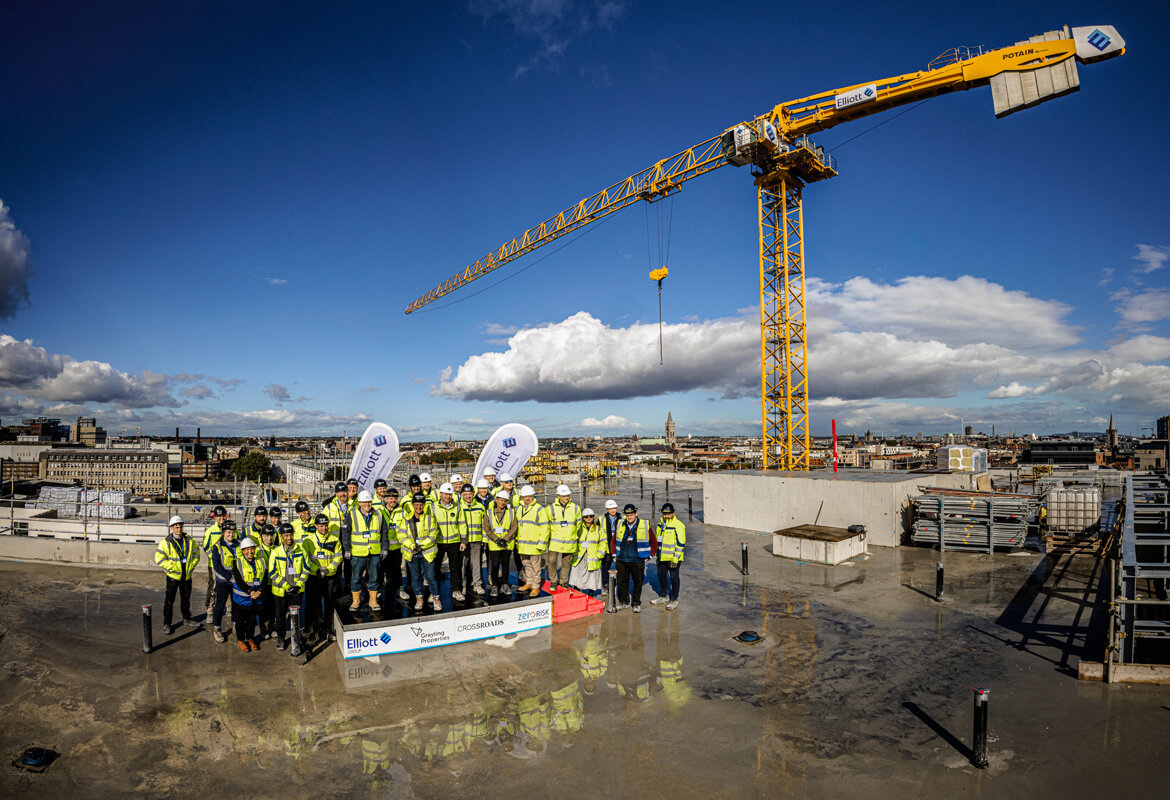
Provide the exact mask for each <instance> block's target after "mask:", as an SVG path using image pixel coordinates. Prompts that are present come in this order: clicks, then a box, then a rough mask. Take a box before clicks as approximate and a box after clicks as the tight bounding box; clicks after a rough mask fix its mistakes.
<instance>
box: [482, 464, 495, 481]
mask: <svg viewBox="0 0 1170 800" xmlns="http://www.w3.org/2000/svg"><path fill="white" fill-rule="evenodd" d="M483 474H484V475H491V476H492V477H493V478H494V477H496V471H495V470H494V469H492V468H491V467H488V468H487V469H485V470H484V471H483Z"/></svg>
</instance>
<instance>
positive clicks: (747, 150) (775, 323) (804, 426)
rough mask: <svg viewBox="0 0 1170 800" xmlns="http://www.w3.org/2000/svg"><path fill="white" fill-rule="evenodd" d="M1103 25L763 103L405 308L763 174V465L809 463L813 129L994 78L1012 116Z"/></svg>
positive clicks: (1089, 55) (1042, 95) (1113, 49)
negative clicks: (715, 181)
mask: <svg viewBox="0 0 1170 800" xmlns="http://www.w3.org/2000/svg"><path fill="white" fill-rule="evenodd" d="M1124 52H1125V41H1124V40H1123V39H1122V38H1121V36H1120V35H1119V34H1118V33H1117V31H1116V30H1115V29H1114V28H1113V27H1112V26H1108V25H1099V26H1089V27H1079V28H1071V29H1070V28H1069V27H1068V26H1065V27H1064V28H1062V29H1060V30H1055V31H1049V32H1048V33H1045V34H1041V35H1039V36H1033V37H1031V38H1030V39H1028V40H1027V41H1023V42H1017V43H1016V44H1015V45H1012V46H1009V47H1003V48H998V49H995V50H990V51H986V52H985V51H984V50H983V49H982V48H969V47H962V48H953V49H951V50H948V51H946V52H945V53H943V54H942V55H940V56H939V57H938V58H936V59H934V60H933V61H931V62H930V64H929V65H928V66H927V68H926V69H924V70H920V71H917V72H912V73H907V74H905V75H897V76H893V77H889V78H884V79H881V80H876V81H872V82H869V83H859V84H854V85H851V86H845V87H841V88H838V89H833V90H830V91H826V92H821V93H820V94H815V95H810V96H808V97H803V98H800V99H798V100H791V101H788V102H785V103H781V104H779V105H777V106H775V107H773V108H772V109H770V110H768V111H767V112H765V113H764V114H761V115H759V116H757V117H755V118H753V119H751V120H746V121H744V122H741V123H739V124H738V125H733V126H732V127H730V128H727V129H726V130H724V131H723V132H722V133H721V134H719V135H718V136H714V137H712V138H710V139H707V140H705V141H703V142H700V143H699V144H697V145H695V146H693V147H690V148H688V149H686V150H683V151H682V152H680V153H677V154H675V155H673V156H671V157H670V158H664V159H662V160H661V161H659V162H657V163H656V164H654V165H653V166H651V167H648V168H646V169H644V170H642V171H641V172H637V173H635V174H633V175H631V176H629V177H627V178H625V179H624V180H622V181H619V182H617V183H615V184H612V185H611V186H608V187H606V188H605V189H602V190H601V191H600V192H597V193H596V194H593V195H590V196H589V197H586V198H583V199H582V200H580V201H579V202H577V203H576V204H574V205H573V206H570V207H569V208H567V209H565V210H564V211H562V212H560V213H559V214H557V215H556V216H553V217H550V218H549V219H547V220H545V221H543V222H542V223H540V224H539V225H537V226H536V227H534V228H530V229H528V230H527V231H525V232H524V233H523V234H521V235H520V236H517V237H516V238H514V239H511V240H510V241H508V242H505V243H504V244H502V245H500V246H499V247H498V248H496V249H495V250H493V251H491V252H490V253H488V254H487V255H485V256H484V257H483V258H480V259H479V260H478V261H476V262H475V263H473V264H471V265H469V266H468V267H466V268H465V269H463V270H462V271H460V272H458V273H456V274H455V275H453V276H451V277H450V278H448V279H447V280H446V281H444V282H443V283H442V284H440V285H439V286H436V287H435V288H434V289H432V290H431V291H429V292H427V293H426V294H425V295H423V296H422V297H419V298H418V299H416V300H415V301H414V302H412V303H411V304H410V305H408V306H407V307H406V313H407V314H410V313H411V312H413V311H417V310H418V309H420V308H422V307H423V306H425V305H427V304H428V303H431V302H433V301H435V300H438V299H439V298H441V297H444V296H446V295H448V294H450V293H451V292H453V291H455V290H456V289H458V288H460V287H461V286H464V285H465V284H468V283H470V282H472V281H474V280H476V279H478V278H480V277H483V276H484V275H486V274H488V273H489V272H492V271H494V270H496V269H499V268H500V267H502V266H504V265H505V264H508V263H510V262H512V261H515V260H516V259H518V258H520V257H522V256H524V255H526V254H528V253H531V252H532V251H534V250H536V249H538V248H540V247H543V246H544V245H546V244H548V243H549V242H552V241H555V240H556V239H559V238H560V237H562V236H565V235H566V234H569V233H572V232H573V231H575V230H578V229H580V228H582V227H584V226H585V225H588V224H589V223H591V222H596V221H597V220H600V219H602V218H604V217H606V216H608V215H609V214H612V213H614V212H615V211H619V210H621V209H623V208H625V207H626V206H629V205H632V204H633V203H635V202H637V201H640V200H641V201H646V202H655V201H657V200H660V199H662V198H664V197H667V196H669V195H671V194H673V193H675V192H677V191H678V190H679V189H680V188H681V186H682V184H683V183H685V182H686V181H689V180H691V179H692V178H697V177H699V176H700V175H705V174H707V173H708V172H711V171H713V170H715V169H718V168H719V167H722V166H726V165H728V164H730V165H733V166H749V167H750V169H751V172H752V174H753V176H754V177H755V185H756V199H757V202H756V208H757V228H758V237H759V277H760V284H759V285H760V365H761V366H760V393H761V427H762V431H763V464H764V468H765V469H785V470H800V469H808V466H809V451H810V446H809V445H810V432H809V421H808V400H809V390H808V385H809V384H808V369H807V363H808V338H807V314H806V309H805V262H804V206H803V190H804V187H805V186H806V185H808V184H810V183H815V182H818V181H822V180H827V179H829V178H832V177H835V176H836V175H837V167H836V162H835V159H834V158H833V157H832V156H831V155H830V154H828V153H826V152H825V150H824V148H823V147H820V146H818V145H817V144H816V143H815V142H814V141H813V140H812V139H811V138H810V134H812V133H818V132H820V131H825V130H828V129H829V128H832V127H835V126H837V125H840V124H843V123H846V122H850V121H852V120H856V119H860V118H863V117H868V116H872V115H873V114H877V113H880V112H883V111H887V110H889V109H892V108H896V107H898V106H902V105H906V104H908V103H913V102H919V101H922V100H925V99H928V98H931V97H936V96H938V95H941V94H947V93H950V92H957V91H964V90H967V89H974V88H977V87H980V86H988V85H990V86H991V90H992V99H993V102H994V109H995V115H996V116H997V117H1003V116H1007V115H1008V114H1012V113H1015V112H1016V111H1019V110H1022V109H1024V108H1030V107H1032V106H1035V105H1038V104H1040V103H1043V102H1046V101H1048V100H1052V99H1055V98H1057V97H1060V96H1062V95H1065V94H1068V93H1070V92H1074V91H1077V90H1078V89H1079V88H1080V80H1079V77H1078V74H1077V64H1078V63H1081V64H1089V63H1094V62H1097V61H1103V60H1105V59H1108V58H1113V57H1115V56H1119V55H1122V54H1123V53H1124Z"/></svg>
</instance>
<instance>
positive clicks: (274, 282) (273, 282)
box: [267, 278, 288, 286]
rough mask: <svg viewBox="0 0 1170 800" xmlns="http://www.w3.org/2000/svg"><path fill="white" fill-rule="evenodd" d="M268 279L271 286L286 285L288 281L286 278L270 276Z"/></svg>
mask: <svg viewBox="0 0 1170 800" xmlns="http://www.w3.org/2000/svg"><path fill="white" fill-rule="evenodd" d="M267 280H268V283H269V285H271V286H284V285H285V284H286V283H288V281H287V280H285V279H284V278H268V279H267Z"/></svg>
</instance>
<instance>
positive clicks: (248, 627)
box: [232, 536, 268, 653]
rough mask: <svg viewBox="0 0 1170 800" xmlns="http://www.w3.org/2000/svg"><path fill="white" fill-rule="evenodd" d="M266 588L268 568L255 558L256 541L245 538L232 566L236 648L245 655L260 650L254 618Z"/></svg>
mask: <svg viewBox="0 0 1170 800" xmlns="http://www.w3.org/2000/svg"><path fill="white" fill-rule="evenodd" d="M266 586H268V565H267V564H266V563H264V559H263V558H262V557H258V556H257V554H256V541H255V540H254V539H253V538H252V537H251V536H245V537H244V541H242V542H240V547H239V549H238V550H237V551H236V559H235V563H234V564H232V622H234V623H235V624H236V646H237V647H239V648H240V649H241V650H243V651H244V652H245V653H246V652H248V651H249V650H259V649H260V645H259V644H257V643H256V625H257V624H258V622H259V620H258V619H257V614H258V612H259V611H260V605H261V603H263V598H264V589H265V587H266ZM236 612H239V613H238V614H237V613H236Z"/></svg>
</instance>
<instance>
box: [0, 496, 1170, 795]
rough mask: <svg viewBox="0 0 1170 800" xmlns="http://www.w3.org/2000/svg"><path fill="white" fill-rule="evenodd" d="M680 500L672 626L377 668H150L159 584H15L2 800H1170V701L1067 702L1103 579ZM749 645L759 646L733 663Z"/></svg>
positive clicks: (31, 575)
mask: <svg viewBox="0 0 1170 800" xmlns="http://www.w3.org/2000/svg"><path fill="white" fill-rule="evenodd" d="M651 491H656V495H657V500H658V502H659V503H661V502H662V501H663V500H664V499H666V498H665V494H664V486H663V484H662V482H661V481H656V482H654V485H652V483H651V482H650V481H647V482H646V494H645V498H644V499H643V498H640V497H639V493H638V485H637V482H636V481H635V482H632V485H631V482H628V481H627V482H623V484H622V485H621V486H620V488H619V489H617V493H616V494H614V495H613V496H614V497H615V499H617V500H618V502H619V504H620V503H624V502H626V501H627V500H632V501H633V502H636V503H638V504H639V505H640V506H641V507H642V508H643V509H644V510H645V509H648V508H649V498H650V492H651ZM687 494H688V492H687V489H686V487H685V486H683V487H679V486H678V485H677V484H675V485H672V487H671V495H672V496H671V499H672V500H673V501H674V503H675V505H676V506H678V507H680V508H682V509H683V513H682V515H681V516H682V519H683V520H684V522H687V523H688V545H687V560H686V562H685V565H684V567H683V571H682V602H681V604H680V607H679V608H678V610H676V611H666V610H664V609H663V608H662V607H660V606H651V605H650V604H649V601H650V599H652V598H653V597H654V596H655V591H654V586H656V585H657V578H656V577H653V576H652V577H651V579H650V585H649V586H647V589H646V593H645V595H644V598H643V603H644V606H643V612H642V613H641V614H640V615H635V614H633V613H631V612H630V611H628V610H626V611H622V612H620V613H618V614H603V615H600V616H597V617H591V618H587V619H583V620H576V621H573V622H569V623H561V624H557V625H554V626H553V628H552V629H546V630H545V631H542V632H541V633H540V634H539V635H538V636H533V637H527V638H524V639H516V640H508V641H502V642H501V641H488V642H481V643H472V644H466V645H456V646H451V647H445V648H439V649H436V650H433V651H422V652H420V653H415V654H405V655H402V656H394V657H384V658H383V659H380V660H379V661H378V662H370V661H367V660H364V659H358V660H354V661H349V662H343V661H342V660H341V659H340V658H339V657H338V655H337V651H336V648H335V647H330V648H318V650H317V651H315V653H314V655H313V657H312V658H311V660H310V661H309V662H308V663H307V664H306V665H304V666H298V665H297V664H296V663H295V662H294V661H293V660H292V659H291V658H290V657H289V656H288V655H287V654H286V653H281V652H278V651H276V649H275V647H274V646H273V645H272V643H271V642H265V643H262V645H261V650H260V651H259V652H257V653H248V654H245V653H241V652H239V651H238V650H237V649H235V647H234V646H233V645H232V644H231V643H230V639H229V643H228V644H225V645H221V644H217V643H215V642H214V640H212V638H211V637H210V636H209V635H208V634H207V633H206V632H204V631H202V630H195V631H190V630H185V629H181V630H180V633H178V634H176V636H175V637H171V638H169V639H168V637H164V636H163V635H162V634H161V633H160V632H159V631H158V626H156V630H155V637H156V638H155V641H156V644H157V645H162V646H161V647H159V649H157V650H156V652H154V653H153V654H152V655H150V656H145V655H143V654H142V652H141V612H140V611H139V606H140V605H141V604H142V603H145V602H152V603H154V604H155V609H156V612H157V611H158V610H160V609H161V605H162V592H161V585H162V580H161V577H160V576H156V575H155V574H153V573H149V572H142V571H132V570H98V569H83V568H69V567H49V566H34V565H29V564H16V563H0V719H2V720H3V723H4V724H3V725H2V726H0V755H2V756H3V758H4V761H3V763H2V764H0V794H2V795H3V796H5V797H25V796H37V797H60V796H66V795H68V796H71V797H76V798H88V797H110V796H116V795H125V794H131V793H134V794H141V795H149V796H158V797H167V796H175V797H180V796H182V797H187V796H196V795H198V796H204V797H206V796H212V795H215V796H219V795H227V794H228V793H231V794H234V795H235V796H243V797H259V796H281V797H310V796H313V797H395V798H397V797H420V798H427V797H453V796H458V797H499V796H503V795H517V796H525V797H552V796H558V797H573V796H578V795H582V794H591V795H603V794H614V795H615V796H623V797H632V796H641V797H672V798H673V797H691V796H697V795H702V796H709V797H729V798H732V797H734V798H740V797H794V798H803V797H812V798H820V797H824V798H838V797H843V796H853V795H856V794H859V793H862V792H864V793H865V795H866V796H867V797H868V798H903V797H906V796H921V797H996V798H1000V797H1025V796H1027V797H1049V796H1056V795H1058V794H1059V795H1063V796H1066V797H1072V798H1077V797H1089V796H1096V795H1098V794H1099V793H1102V792H1116V791H1117V790H1118V789H1122V788H1123V789H1124V790H1125V791H1126V792H1131V793H1136V794H1138V795H1139V796H1141V795H1142V794H1145V795H1147V796H1151V797H1158V796H1164V793H1165V784H1166V781H1167V780H1170V760H1168V759H1167V745H1166V742H1167V738H1168V737H1167V733H1168V732H1170V688H1167V687H1154V686H1126V685H1104V684H1099V683H1083V682H1078V681H1077V680H1076V678H1075V671H1076V666H1077V662H1078V661H1079V660H1080V659H1081V658H1089V659H1099V658H1100V652H1099V650H1098V647H1099V644H1100V642H1099V639H1100V637H1099V635H1098V629H1099V627H1100V618H1099V614H1097V613H1095V612H1094V609H1093V605H1092V601H1093V600H1094V598H1095V596H1096V593H1097V589H1098V587H1097V585H1096V583H1095V580H1096V575H1095V562H1094V560H1093V558H1091V557H1086V556H1078V557H1075V558H1071V557H1067V556H1051V555H1049V556H1046V555H1044V554H1042V553H1039V552H1023V553H1017V554H1006V553H1005V554H997V555H995V556H987V555H981V554H971V553H946V554H939V553H937V552H935V551H932V550H924V549H918V548H903V549H898V550H875V551H874V552H872V553H871V554H870V556H869V557H868V558H864V559H862V560H859V561H857V562H855V563H850V564H846V565H840V566H837V567H825V566H819V565H810V564H801V563H799V562H794V561H787V560H782V559H778V558H774V557H773V556H771V555H770V545H771V542H770V538H769V537H765V536H753V535H751V534H748V533H745V532H743V531H734V530H729V529H723V528H716V527H713V526H710V527H708V526H704V525H703V524H702V523H701V522H700V520H699V518H698V517H699V516H701V497H702V494H701V492H700V491H698V490H697V489H694V490H692V491H691V492H690V494H692V495H693V497H694V505H695V510H696V512H697V516H696V518H695V519H694V520H688V519H687V515H686V511H685V508H686V497H687ZM680 498H681V502H680ZM602 499H603V498H600V497H598V496H597V494H596V489H594V494H591V495H590V497H589V503H590V504H593V503H600V502H601V501H602ZM742 541H748V542H749V551H750V575H749V576H748V577H747V579H746V580H745V579H744V578H743V577H742V576H741V575H740V573H739V561H740V542H742ZM938 560H943V561H944V562H945V564H946V572H947V587H946V596H945V599H944V600H943V602H941V603H936V602H935V601H934V599H933V591H934V575H935V562H936V561H938ZM196 594H198V592H196ZM447 600H448V602H449V598H447ZM745 629H751V630H755V631H758V632H759V633H760V634H761V635H762V637H763V641H762V642H761V643H760V644H757V645H745V644H740V643H739V642H736V641H734V640H733V639H732V637H733V636H734V635H735V634H737V633H739V632H740V631H743V630H745ZM976 685H983V686H987V687H990V688H991V705H990V720H991V723H990V745H989V758H990V768H989V769H987V770H976V769H975V768H973V767H971V766H970V765H969V763H968V760H967V747H969V745H970V743H971V721H972V712H971V705H972V698H971V689H972V687H974V686H976ZM29 745H40V746H48V747H53V748H54V749H56V750H58V751H60V752H61V754H62V756H61V758H60V759H59V760H58V761H57V762H56V763H55V764H54V765H53V766H52V767H50V769H49V770H48V772H46V773H45V774H43V775H31V774H26V773H23V772H19V771H17V770H15V769H13V768H12V767H9V766H8V761H9V760H10V759H11V758H12V757H13V756H14V755H15V754H16V753H18V752H19V751H20V750H22V749H23V748H24V747H27V746H29Z"/></svg>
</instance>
